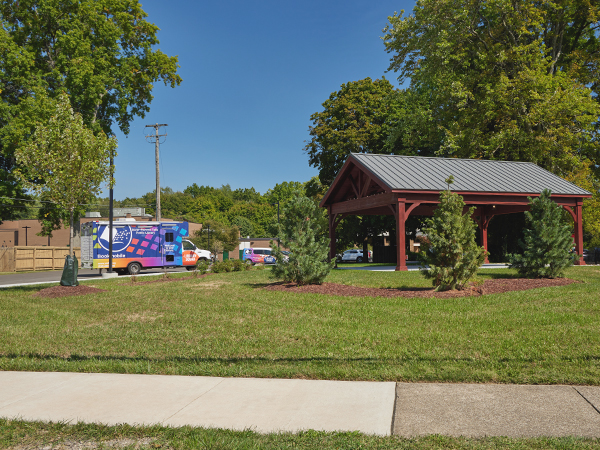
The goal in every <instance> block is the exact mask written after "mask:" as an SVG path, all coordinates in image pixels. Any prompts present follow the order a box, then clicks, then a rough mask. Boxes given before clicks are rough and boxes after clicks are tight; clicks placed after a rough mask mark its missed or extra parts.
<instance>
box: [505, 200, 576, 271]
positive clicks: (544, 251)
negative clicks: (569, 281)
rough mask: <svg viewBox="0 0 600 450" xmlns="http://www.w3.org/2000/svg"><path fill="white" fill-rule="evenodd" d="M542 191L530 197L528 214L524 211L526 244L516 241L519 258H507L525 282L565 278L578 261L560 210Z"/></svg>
mask: <svg viewBox="0 0 600 450" xmlns="http://www.w3.org/2000/svg"><path fill="white" fill-rule="evenodd" d="M551 195H552V193H551V191H550V190H548V189H544V191H543V192H542V193H541V194H540V196H539V197H537V198H535V199H531V197H529V205H530V207H531V208H530V211H525V221H526V224H527V225H526V228H525V229H524V230H523V234H524V236H525V237H524V239H525V241H524V242H523V241H521V240H519V247H521V249H522V250H523V253H522V254H511V255H508V260H509V262H510V267H511V268H515V269H517V272H518V273H519V275H520V276H522V277H526V278H556V277H560V276H563V275H564V271H565V269H566V268H567V267H569V266H572V265H573V263H574V262H575V259H576V258H577V257H578V256H577V255H575V254H574V253H571V249H572V248H573V237H572V236H571V227H570V225H569V224H568V223H567V222H566V221H565V219H564V211H563V208H562V207H561V206H559V205H558V204H556V203H554V202H553V201H552V200H551V198H550V197H551Z"/></svg>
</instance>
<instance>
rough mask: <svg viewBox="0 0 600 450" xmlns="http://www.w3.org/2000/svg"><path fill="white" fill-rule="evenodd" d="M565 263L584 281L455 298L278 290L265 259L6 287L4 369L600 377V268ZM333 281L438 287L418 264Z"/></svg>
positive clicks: (0, 300)
mask: <svg viewBox="0 0 600 450" xmlns="http://www.w3.org/2000/svg"><path fill="white" fill-rule="evenodd" d="M567 275H568V277H570V278H574V279H576V280H578V281H580V283H576V284H572V285H569V286H562V287H552V288H543V289H534V290H530V291H522V292H508V293H504V294H495V295H485V296H481V297H464V298H453V299H436V298H381V297H377V298H371V297H336V296H327V295H317V294H294V293H286V292H283V293H282V292H270V291H266V290H264V289H262V287H263V286H264V285H266V284H267V283H270V282H271V280H270V279H269V271H268V270H264V271H250V272H240V273H224V274H216V275H211V276H209V277H206V278H202V279H199V278H193V277H190V276H189V274H180V275H174V277H183V278H185V279H184V280H183V281H180V282H172V283H169V282H165V283H151V284H146V283H141V282H139V281H138V282H132V281H131V280H130V279H117V280H103V281H100V280H98V281H92V282H89V283H87V284H89V285H92V286H96V287H100V288H102V289H106V290H107V292H104V293H100V294H95V295H86V296H82V297H65V298H59V299H48V298H40V297H36V296H34V295H33V294H35V293H36V292H38V291H39V290H40V289H42V288H43V287H44V286H26V287H21V288H9V289H3V290H0V370H30V371H33V370H35V371H73V372H116V373H151V374H177V375H209V376H243V377H274V378H296V377H300V378H312V379H335V380H376V381H431V382H433V381H435V382H496V383H524V384H556V383H559V384H582V385H600V352H599V349H600V321H599V320H598V317H600V303H599V302H598V298H599V297H600V295H599V294H600V269H598V268H596V267H575V268H572V269H570V270H569V272H568V274H567ZM512 276H514V272H512V271H509V270H502V269H493V270H483V271H480V272H479V274H478V277H479V279H481V280H484V279H486V278H494V277H512ZM144 281H147V279H144ZM327 281H330V282H335V283H343V284H348V285H354V286H365V287H378V288H395V287H405V288H406V287H412V288H414V287H428V286H429V281H428V280H425V279H424V278H423V277H422V276H421V275H420V274H419V273H418V272H404V273H397V272H368V271H353V270H338V271H333V272H332V274H331V275H330V276H329V277H328V280H327Z"/></svg>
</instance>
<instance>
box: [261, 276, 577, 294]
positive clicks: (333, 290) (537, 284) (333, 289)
mask: <svg viewBox="0 0 600 450" xmlns="http://www.w3.org/2000/svg"><path fill="white" fill-rule="evenodd" d="M571 283H577V281H575V280H571V279H569V278H554V279H535V280H531V279H528V278H500V279H495V280H486V281H485V282H484V283H483V284H481V285H479V286H470V287H469V288H467V289H464V290H462V291H456V290H454V291H444V292H435V291H434V290H433V288H413V289H394V288H366V287H358V286H347V285H345V284H336V283H323V284H321V285H316V284H312V285H306V286H298V285H296V284H293V283H273V284H270V285H268V286H266V287H265V289H267V290H269V291H282V292H298V293H310V294H325V295H340V296H345V297H436V298H452V297H467V296H471V295H473V296H480V295H486V294H497V293H501V292H509V291H526V290H529V289H536V288H541V287H548V286H566V285H568V284H571Z"/></svg>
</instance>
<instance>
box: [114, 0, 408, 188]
mask: <svg viewBox="0 0 600 450" xmlns="http://www.w3.org/2000/svg"><path fill="white" fill-rule="evenodd" d="M141 3H142V6H143V9H144V10H145V11H146V13H148V18H147V20H148V21H150V22H152V23H155V24H156V25H157V26H158V27H159V28H160V29H161V31H160V32H159V33H158V38H159V40H160V45H159V46H158V48H160V49H161V50H162V51H163V52H165V53H166V54H167V55H169V56H172V55H178V56H179V64H180V65H181V69H180V70H179V74H180V75H181V77H182V78H183V82H182V84H181V85H180V86H179V87H177V88H175V89H171V88H167V87H164V86H163V85H159V84H157V85H156V86H155V89H154V100H153V102H152V103H151V105H150V108H151V110H150V112H149V113H148V115H147V116H146V117H145V118H144V119H140V118H137V119H136V120H135V121H134V122H133V123H132V125H131V131H130V134H129V136H128V137H125V136H124V135H122V134H121V133H117V138H118V140H119V148H118V152H119V156H118V158H117V159H116V185H115V199H119V200H121V199H123V198H125V197H139V196H141V195H143V194H145V193H147V192H151V191H153V190H154V189H155V184H156V182H155V168H154V167H155V166H154V145H151V144H149V143H147V142H146V140H145V138H144V136H145V134H146V133H147V130H148V129H147V128H145V126H146V125H150V124H155V123H166V124H168V125H169V126H168V127H165V128H161V129H160V133H161V134H164V133H165V132H166V133H167V134H168V136H167V137H166V140H165V142H164V143H163V144H161V146H160V165H161V167H160V170H161V172H160V185H161V187H163V188H164V187H170V188H172V189H173V190H175V191H181V190H183V189H185V188H186V187H187V186H189V185H191V184H193V183H196V184H198V185H209V186H214V187H220V186H221V185H223V184H229V185H231V187H232V189H237V188H250V187H254V188H255V189H256V190H258V191H259V192H261V193H264V192H266V191H267V190H268V189H269V188H272V187H273V186H275V184H277V183H281V182H283V181H300V182H304V181H307V180H309V179H310V178H311V177H313V176H315V175H317V170H316V169H315V168H312V167H310V166H309V165H308V157H307V155H306V153H305V152H304V150H303V148H304V146H305V141H306V140H308V139H309V134H308V127H309V125H310V115H311V114H313V113H314V112H317V111H320V110H322V107H321V104H322V103H323V102H324V101H325V100H326V99H327V98H328V97H329V95H330V94H331V93H332V92H334V91H337V90H338V89H339V87H340V85H341V84H342V83H346V82H348V81H356V80H359V79H363V78H366V77H371V78H372V79H376V78H381V77H382V76H384V75H385V76H386V78H387V79H388V80H390V81H391V82H392V83H393V84H394V85H395V86H397V85H398V83H397V80H396V74H394V73H389V74H385V70H386V69H387V67H388V62H389V55H388V54H387V53H386V52H385V49H384V45H383V42H382V40H381V36H382V35H383V32H382V29H383V28H384V27H385V25H386V24H387V17H388V16H391V15H392V14H393V13H394V12H395V11H400V10H401V9H404V10H405V11H407V12H410V11H412V8H413V6H414V2H413V1H395V2H392V1H389V0H378V1H372V0H345V1H341V0H324V1H323V0H320V1H316V0H305V1H302V2H282V1H280V0H279V1H275V0H256V1H248V0H246V1H241V0H232V1H220V2H197V1H188V0H179V1H176V2H171V3H166V2H164V1H159V0H142V2H141ZM115 128H116V127H115ZM105 195H108V190H105Z"/></svg>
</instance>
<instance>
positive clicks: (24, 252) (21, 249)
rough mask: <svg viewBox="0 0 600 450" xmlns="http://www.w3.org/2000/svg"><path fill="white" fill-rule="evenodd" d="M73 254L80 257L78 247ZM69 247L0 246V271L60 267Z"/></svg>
mask: <svg viewBox="0 0 600 450" xmlns="http://www.w3.org/2000/svg"><path fill="white" fill-rule="evenodd" d="M73 250H75V256H77V258H78V259H80V258H81V251H80V249H79V247H76V248H74V249H73ZM68 254H69V247H25V246H18V247H4V248H0V272H25V271H31V270H54V269H62V268H63V267H64V265H65V256H66V255H68Z"/></svg>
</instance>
